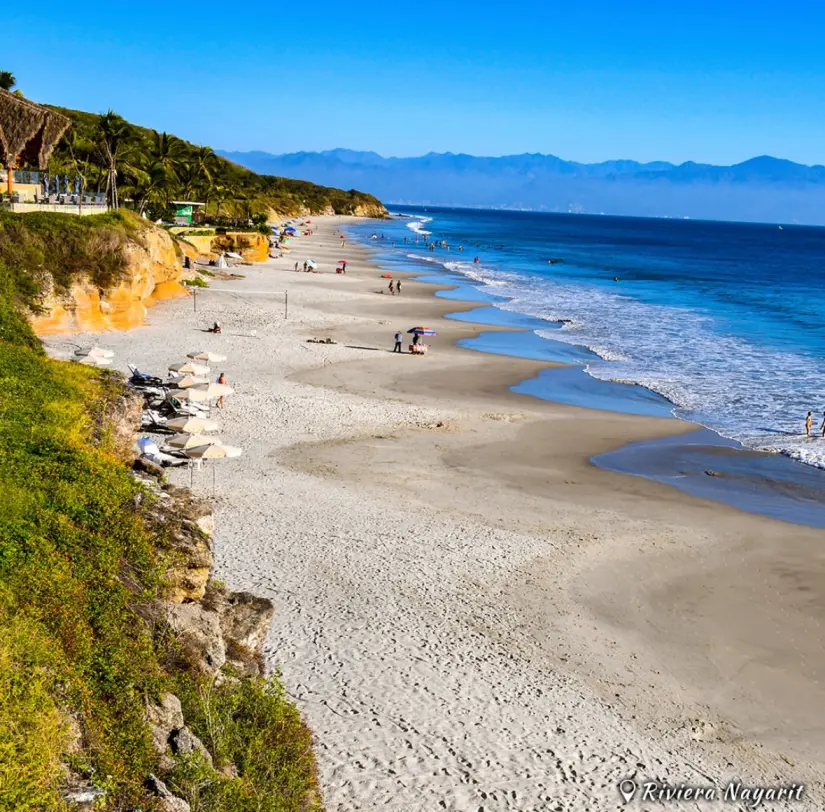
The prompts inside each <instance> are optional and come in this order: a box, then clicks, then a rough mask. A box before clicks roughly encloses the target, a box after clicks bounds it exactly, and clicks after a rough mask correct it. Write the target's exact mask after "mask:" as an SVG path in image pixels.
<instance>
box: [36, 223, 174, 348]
mask: <svg viewBox="0 0 825 812" xmlns="http://www.w3.org/2000/svg"><path fill="white" fill-rule="evenodd" d="M123 251H124V254H125V260H126V269H125V271H124V273H123V274H122V276H121V278H120V281H119V282H117V283H116V284H115V285H114V286H112V287H109V288H108V289H105V290H104V289H101V288H99V287H97V286H96V285H94V284H93V283H92V281H91V280H89V279H88V278H85V279H84V278H82V277H81V278H80V279H78V281H76V282H75V283H73V284H72V285H71V287H69V289H68V290H62V289H58V288H57V286H56V285H55V284H54V281H53V280H52V279H51V278H46V279H45V280H43V293H42V295H41V297H40V299H39V301H38V304H39V305H40V307H41V308H42V310H43V312H41V313H38V314H34V315H32V317H31V324H32V328H33V329H34V331H35V333H36V334H37V335H53V334H55V333H66V332H77V331H82V332H98V331H101V330H112V329H115V330H128V329H130V328H132V327H137V326H138V325H140V324H143V322H144V320H145V318H146V311H147V308H149V307H151V306H152V305H153V304H156V303H157V302H159V301H162V300H164V299H170V298H174V297H177V296H185V295H186V288H184V287H183V285H182V284H181V283H180V279H181V273H182V269H181V263H180V262H179V260H178V258H177V255H176V253H175V246H174V243H173V241H172V239H171V237H169V235H168V234H167V233H166V232H165V231H162V230H160V229H157V228H147V229H146V230H145V231H143V232H142V234H141V235H140V238H139V239H138V238H133V239H129V240H128V241H127V242H126V244H125V246H124V248H123Z"/></svg>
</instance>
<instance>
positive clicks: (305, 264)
mask: <svg viewBox="0 0 825 812" xmlns="http://www.w3.org/2000/svg"><path fill="white" fill-rule="evenodd" d="M306 272H307V261H306V260H304V273H306Z"/></svg>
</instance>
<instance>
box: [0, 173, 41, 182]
mask: <svg viewBox="0 0 825 812" xmlns="http://www.w3.org/2000/svg"><path fill="white" fill-rule="evenodd" d="M12 177H13V178H14V182H15V183H36V184H38V185H39V184H40V183H41V173H40V172H34V171H33V170H31V169H15V170H13V175H12ZM8 179H9V172H8V170H7V169H0V181H2V182H3V183H6V182H7V181H8Z"/></svg>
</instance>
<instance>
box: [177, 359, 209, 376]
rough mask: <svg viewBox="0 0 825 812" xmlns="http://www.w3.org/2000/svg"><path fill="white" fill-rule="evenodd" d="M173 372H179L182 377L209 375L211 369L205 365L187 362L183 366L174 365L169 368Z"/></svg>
mask: <svg viewBox="0 0 825 812" xmlns="http://www.w3.org/2000/svg"><path fill="white" fill-rule="evenodd" d="M169 370H170V371H171V372H179V373H180V374H182V375H208V374H209V367H207V366H204V365H203V364H195V363H193V362H192V361H185V362H184V363H182V364H172V366H170V367H169Z"/></svg>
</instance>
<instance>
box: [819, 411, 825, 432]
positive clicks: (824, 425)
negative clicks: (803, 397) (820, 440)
mask: <svg viewBox="0 0 825 812" xmlns="http://www.w3.org/2000/svg"><path fill="white" fill-rule="evenodd" d="M819 428H820V429H822V436H823V437H825V412H822V425H821V426H820V427H819Z"/></svg>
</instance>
